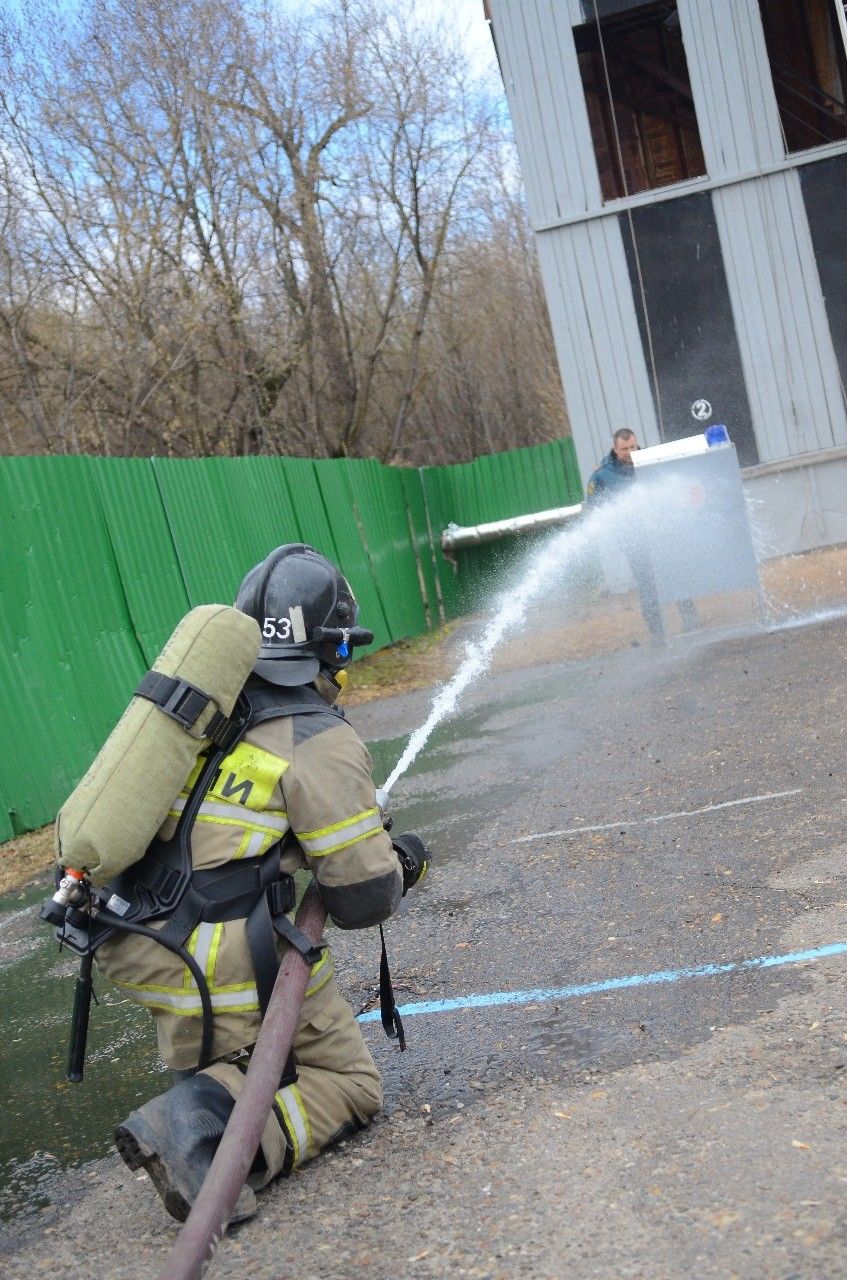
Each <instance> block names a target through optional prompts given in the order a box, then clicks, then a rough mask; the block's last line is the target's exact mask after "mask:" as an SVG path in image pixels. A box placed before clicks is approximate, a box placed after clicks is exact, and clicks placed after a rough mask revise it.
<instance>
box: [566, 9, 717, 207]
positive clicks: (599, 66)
mask: <svg viewBox="0 0 847 1280" xmlns="http://www.w3.org/2000/svg"><path fill="white" fill-rule="evenodd" d="M583 12H584V13H585V14H586V17H588V16H589V15H590V14H591V13H592V12H594V17H593V20H592V21H589V22H586V23H585V25H584V26H580V27H577V28H576V29H575V31H574V36H575V38H576V49H577V55H578V57H579V67H580V73H581V75H582V84H583V89H584V90H585V98H586V102H587V104H588V117H589V121H590V124H591V137H592V140H593V142H594V153H595V155H596V157H597V168H598V170H599V173H600V186H601V188H602V192H603V199H604V200H614V199H616V198H617V197H620V196H627V195H632V194H633V193H634V192H636V191H650V190H653V189H654V188H656V187H666V186H669V185H670V184H671V183H674V182H683V181H684V180H685V179H686V178H696V177H700V176H702V175H703V174H704V173H705V172H706V165H705V161H704V159H703V151H702V148H701V146H700V134H699V130H698V128H697V117H696V115H695V113H694V100H693V96H692V93H691V82H690V80H689V78H688V63H687V61H686V57H685V49H684V47H683V43H682V33H681V32H680V27H679V16H678V14H677V6H676V3H675V0H674V2H673V3H671V2H662V3H654V4H639V5H632V4H621V3H608V2H607V3H605V4H604V3H602V0H598V3H597V7H596V11H595V6H594V0H591V3H590V4H586V5H585V6H584V8H583Z"/></svg>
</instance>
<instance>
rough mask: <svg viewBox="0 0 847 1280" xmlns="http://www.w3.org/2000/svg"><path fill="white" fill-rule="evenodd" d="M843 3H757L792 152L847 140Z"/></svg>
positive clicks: (837, 0) (795, 0) (787, 144)
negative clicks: (841, 12)
mask: <svg viewBox="0 0 847 1280" xmlns="http://www.w3.org/2000/svg"><path fill="white" fill-rule="evenodd" d="M840 3H841V0H759V8H760V9H761V13H762V26H763V27H764V31H765V43H766V44H767V49H768V58H769V59H770V64H771V74H772V76H773V87H774V90H775V92H776V100H777V104H778V106H779V118H780V121H781V123H782V133H783V137H784V139H785V149H786V151H788V152H791V151H806V150H807V149H808V148H809V147H822V146H824V145H825V144H826V143H828V142H841V141H843V140H844V139H845V138H847V106H845V103H846V102H847V56H845V49H844V33H843V26H842V23H840V22H839V17H838V10H837V6H838V4H840ZM842 21H843V20H842Z"/></svg>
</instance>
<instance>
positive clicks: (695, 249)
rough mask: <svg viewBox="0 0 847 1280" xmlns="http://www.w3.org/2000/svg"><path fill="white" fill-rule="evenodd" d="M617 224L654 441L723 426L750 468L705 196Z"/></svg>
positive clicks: (751, 440) (728, 312)
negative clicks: (705, 409) (695, 410)
mask: <svg viewBox="0 0 847 1280" xmlns="http://www.w3.org/2000/svg"><path fill="white" fill-rule="evenodd" d="M619 222H620V226H621V231H622V232H623V240H624V246H625V249H626V255H627V261H628V264H629V274H630V279H631V281H632V292H633V295H634V297H635V304H636V308H637V310H638V319H639V323H640V326H641V337H642V342H643V344H644V355H645V359H646V360H647V367H648V369H649V368H650V367H651V360H652V362H654V363H655V369H656V378H655V384H654V387H653V394H654V398H655V399H656V409H657V413H658V416H659V418H660V421H661V424H662V439H663V440H681V439H683V438H684V437H685V436H693V435H696V434H697V432H698V431H702V430H703V428H704V427H706V426H708V424H709V422H723V423H725V424H726V426H727V428H728V430H729V435H730V439H731V440H732V442H733V444H734V445H735V447H736V450H737V452H738V460H739V462H740V463H741V465H742V466H752V465H753V464H754V463H756V462H758V460H759V455H758V451H757V449H756V440H755V437H754V435H753V423H752V420H751V417H750V405H749V402H748V399H747V389H746V387H745V384H744V374H743V372H742V368H741V356H740V354H739V351H738V341H737V339H736V336H735V323H734V320H733V316H732V307H731V305H730V301H729V291H728V289H727V284H726V273H725V271H724V265H723V255H722V253H721V246H720V241H719V239H718V230H717V226H716V224H715V214H714V209H713V207H712V197H711V195H710V194H709V193H708V192H703V193H702V194H697V195H690V196H685V197H682V198H679V199H675V200H663V201H661V202H660V203H658V204H648V205H643V206H642V207H641V208H639V209H633V210H632V211H631V214H626V213H622V214H620V215H619ZM633 236H634V239H633ZM642 289H643V298H642ZM657 393H658V394H657ZM697 400H708V402H709V403H710V405H711V406H712V415H711V417H710V418H709V419H707V420H704V421H698V420H697V419H696V418H694V417H693V416H692V413H691V407H692V405H693V404H694V402H695V401H697Z"/></svg>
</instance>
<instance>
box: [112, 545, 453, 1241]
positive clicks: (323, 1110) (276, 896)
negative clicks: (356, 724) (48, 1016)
mask: <svg viewBox="0 0 847 1280" xmlns="http://www.w3.org/2000/svg"><path fill="white" fill-rule="evenodd" d="M236 607H237V608H238V609H239V610H241V611H242V612H243V613H246V614H248V615H249V616H251V617H252V618H254V619H255V620H256V621H257V622H258V624H259V627H260V628H261V631H262V646H261V649H260V652H259V659H258V661H257V662H256V665H255V667H254V671H253V675H252V676H251V678H250V680H249V681H248V683H247V685H246V687H245V690H244V695H243V699H244V700H246V705H247V706H248V708H249V725H248V727H247V729H246V731H245V732H243V734H242V735H241V737H240V738H239V740H238V741H237V743H236V745H234V746H233V747H232V748H231V750H229V752H228V754H226V755H225V757H224V758H223V759H222V760H221V762H220V765H219V767H217V768H216V770H215V772H214V774H213V775H212V777H211V781H210V782H209V783H208V785H205V784H204V785H203V786H201V788H200V791H202V795H201V794H200V792H199V791H198V788H197V786H196V783H197V779H198V777H200V776H201V774H202V771H203V765H204V761H203V757H201V758H200V760H199V761H198V764H197V767H196V769H195V773H194V775H193V776H192V778H190V779H189V781H188V783H187V785H186V787H185V788H184V790H183V792H182V794H181V795H180V796H179V797H177V799H176V801H175V803H174V805H173V808H172V810H171V813H170V815H169V817H168V819H167V821H166V823H165V825H164V827H163V828H162V830H161V831H160V833H159V839H160V841H161V842H162V846H163V847H165V848H167V847H168V844H169V842H170V843H173V841H174V839H175V837H176V834H177V833H179V836H180V839H181V840H182V841H183V842H185V841H187V842H188V843H187V847H188V848H189V849H190V859H191V867H192V872H191V875H192V890H193V891H195V892H192V893H189V894H187V895H185V897H184V898H183V900H182V902H181V904H180V906H179V907H178V909H177V910H176V911H175V913H174V915H173V916H172V917H171V918H167V917H165V918H163V919H157V921H156V923H155V924H154V925H153V926H152V927H153V928H154V929H157V930H161V931H162V934H163V940H168V941H169V942H170V943H174V942H180V941H181V942H182V945H183V946H184V947H185V949H186V950H187V951H188V952H189V954H190V955H191V956H192V957H193V960H194V962H195V966H199V969H200V970H201V971H202V974H203V975H204V976H205V980H206V983H207V987H208V996H209V999H210V1001H211V1008H212V1013H213V1022H212V1037H211V1052H210V1053H209V1055H208V1056H209V1060H210V1061H209V1065H208V1066H205V1067H204V1068H203V1069H202V1070H198V1058H199V1057H200V1042H201V1027H202V1024H203V1018H202V1016H201V1014H202V1009H201V1000H200V992H199V988H198V985H197V983H196V981H195V980H193V978H192V975H191V972H190V970H189V969H188V968H187V967H186V965H185V964H184V963H183V962H182V961H181V960H180V958H179V956H178V955H177V954H175V952H174V951H173V950H168V949H167V948H166V947H165V946H160V945H158V944H157V942H156V941H154V940H153V939H152V938H151V937H150V936H139V935H137V934H133V933H129V934H118V935H117V936H116V937H114V938H112V939H110V940H109V941H107V942H105V943H104V944H103V945H102V946H101V947H100V948H99V951H98V953H97V961H98V964H99V965H100V967H101V968H102V969H104V970H105V971H106V973H107V974H108V976H109V977H110V978H111V979H113V980H114V981H115V982H116V983H117V984H118V985H119V986H120V987H121V988H123V990H125V991H126V992H127V994H128V995H129V996H131V997H132V998H133V999H135V1000H137V1001H138V1002H140V1003H141V1004H143V1005H144V1006H145V1007H146V1008H147V1009H149V1011H150V1013H151V1014H152V1015H153V1017H154V1019H155V1022H156V1029H157V1033H158V1042H159V1051H160V1053H161V1056H162V1058H163V1059H164V1061H165V1063H166V1064H167V1065H168V1066H169V1067H171V1068H172V1069H173V1070H174V1071H175V1072H176V1073H177V1074H178V1079H177V1083H175V1084H174V1085H173V1087H172V1088H171V1089H169V1090H168V1091H167V1092H166V1093H163V1094H161V1095H160V1096H158V1097H155V1098H153V1099H152V1100H151V1101H149V1102H146V1103H145V1104H144V1105H143V1106H141V1107H139V1108H138V1109H137V1110H136V1111H133V1112H132V1113H131V1114H130V1115H129V1116H128V1117H127V1118H126V1120H124V1122H123V1123H122V1124H121V1125H119V1126H118V1128H117V1129H116V1131H115V1142H116V1145H117V1148H118V1151H119V1153H120V1155H121V1156H122V1157H123V1159H124V1161H125V1162H126V1163H127V1164H128V1165H129V1167H130V1168H131V1169H138V1168H141V1167H143V1168H145V1169H146V1170H147V1172H148V1174H149V1175H150V1178H151V1180H152V1182H153V1184H154V1186H155V1187H156V1190H157V1191H158V1193H159V1195H160V1196H161V1197H162V1200H163V1201H164V1204H165V1208H166V1209H167V1211H168V1212H169V1213H170V1214H171V1215H172V1216H173V1217H174V1218H176V1219H177V1220H178V1221H184V1220H185V1218H186V1217H187V1215H188V1213H189V1211H190V1208H191V1205H192V1204H193V1202H194V1200H195V1198H196V1196H197V1194H198V1192H199V1190H200V1187H201V1186H202V1183H203V1180H204V1178H205V1175H206V1173H207V1171H208V1168H209V1166H210V1164H211V1161H212V1158H213V1157H214V1154H215V1151H216V1149H217V1146H218V1144H219V1142H220V1139H221V1137H222V1135H223V1132H224V1128H225V1127H226V1123H227V1121H228V1119H229V1116H230V1114H231V1112H232V1109H233V1107H234V1105H235V1099H236V1098H237V1097H238V1094H239V1092H240V1090H241V1088H242V1087H243V1082H244V1074H245V1072H246V1069H247V1065H248V1063H249V1060H250V1053H251V1049H252V1046H253V1045H254V1043H255V1041H256V1037H257V1035H258V1031H259V1027H260V1024H261V1018H262V1012H263V1009H264V1008H265V1007H266V1006H267V1001H268V999H269V996H270V991H271V990H272V987H273V981H274V977H275V974H276V971H277V968H278V964H279V959H280V957H281V955H282V954H283V952H284V950H285V947H286V946H287V945H298V946H299V947H300V949H301V950H305V945H307V944H308V940H307V939H305V938H304V937H303V936H302V935H299V936H298V935H297V931H296V929H295V927H294V926H293V925H292V923H291V911H292V908H293V880H292V879H291V877H293V875H294V873H295V872H297V871H298V870H302V869H304V868H305V869H307V870H308V871H309V872H311V874H312V876H313V877H314V879H315V881H316V882H317V885H318V888H319V890H320V894H321V897H322V899H323V902H324V905H325V906H326V908H327V911H328V913H329V916H330V918H331V919H332V920H333V921H334V923H335V924H336V925H338V926H339V927H340V928H342V929H365V928H368V927H370V926H372V925H376V924H379V923H381V922H382V921H383V920H385V919H386V918H387V917H388V916H390V915H391V913H392V912H393V911H394V910H396V908H397V906H398V904H399V902H400V899H401V896H402V895H403V894H404V893H405V892H406V890H407V889H408V888H409V887H410V886H411V885H412V884H414V883H415V882H416V881H417V880H418V879H419V878H420V876H421V875H422V874H423V872H424V871H425V869H426V864H427V859H428V853H427V850H426V848H425V846H424V845H423V842H422V841H421V840H420V839H419V838H418V837H417V836H415V835H413V834H411V833H409V834H406V835H402V836H399V837H396V838H395V840H394V842H392V839H391V837H390V836H389V834H388V831H387V830H386V825H385V824H384V815H383V814H382V812H381V810H380V808H379V805H378V803H377V799H376V795H375V791H374V784H373V780H372V777H371V763H370V758H369V756H368V752H367V750H366V748H365V746H364V744H363V743H362V741H361V739H360V738H359V737H358V735H357V734H356V733H355V732H354V730H353V729H352V728H351V726H350V725H349V724H348V723H347V721H346V719H345V718H344V714H343V712H342V711H341V710H340V709H339V708H338V707H337V706H336V705H335V702H336V698H337V697H338V694H339V691H340V689H341V687H342V686H343V683H344V682H345V680H346V672H345V671H344V668H345V667H346V666H347V664H348V663H349V662H350V658H351V647H352V644H355V643H357V642H358V643H367V642H369V641H370V640H371V639H372V638H373V637H372V635H371V633H369V632H365V631H363V630H362V629H361V628H359V627H358V626H357V622H358V605H357V603H356V599H355V597H354V595H353V592H352V590H351V589H350V586H349V584H348V583H347V581H346V579H345V578H344V577H343V576H342V574H341V573H340V572H339V571H338V569H336V567H335V566H334V565H333V564H331V563H330V561H328V560H327V559H325V557H324V556H322V555H320V554H319V553H318V552H317V551H315V550H314V548H312V547H309V546H305V545H303V544H289V545H285V546H281V547H278V548H277V549H276V550H275V551H273V552H272V553H271V554H270V555H269V556H268V557H267V558H266V559H265V560H264V561H262V563H261V564H258V565H256V566H255V567H254V568H253V569H252V570H251V571H250V572H249V573H248V574H247V576H246V577H245V579H244V581H243V582H242V584H241V587H240V588H239V592H238V597H237V600H236ZM363 637H364V639H363ZM197 800H199V804H198V803H197ZM186 824H188V826H189V830H188V831H186ZM151 865H153V864H151ZM248 873H250V875H252V876H258V880H256V881H255V882H253V881H250V883H251V885H252V888H251V890H250V891H249V892H247V890H246V886H247V884H248V881H249V875H248ZM145 875H146V879H145V884H146V885H147V886H148V889H149V885H150V884H153V881H152V878H151V876H150V874H148V873H145ZM256 884H260V886H261V888H260V892H257V891H256V887H255V886H256ZM150 891H151V892H155V885H154V887H153V889H152V890H150ZM228 895H229V897H228ZM198 902H199V903H200V904H201V905H200V906H198V905H197V903H198ZM210 902H211V904H212V906H211V907H210V906H209V903H210ZM203 903H205V904H206V905H205V906H203ZM186 904H187V905H186ZM192 904H193V905H192ZM198 916H199V918H198ZM148 934H149V930H148ZM304 944H305V945H304ZM310 959H311V960H313V961H314V962H313V964H312V968H311V976H310V980H309V985H308V988H307V990H306V998H305V1000H304V1002H303V1008H302V1011H301V1015H300V1022H299V1027H298V1030H297V1034H296V1037H295V1040H294V1046H293V1060H290V1061H289V1064H288V1066H287V1068H286V1071H285V1074H284V1077H283V1079H282V1080H281V1081H280V1086H279V1088H278V1090H277V1092H276V1095H275V1099H274V1106H273V1110H272V1113H271V1115H270V1117H269V1119H268V1121H267V1124H266V1126H265V1130H264V1133H263V1135H262V1139H261V1144H260V1149H259V1153H258V1154H257V1157H256V1160H255V1161H254V1164H253V1168H252V1170H251V1172H250V1175H249V1178H248V1181H247V1184H246V1185H245V1187H244V1188H243V1190H242V1192H241V1195H240V1197H239V1200H238V1203H237V1204H236V1207H235V1211H234V1214H233V1217H232V1219H231V1221H234V1222H238V1221H240V1220H242V1219H244V1218H248V1217H251V1216H252V1215H253V1214H254V1213H255V1212H256V1197H255V1192H256V1190H258V1189H260V1188H261V1187H263V1186H265V1185H266V1184H267V1183H268V1182H270V1181H271V1179H273V1178H275V1177H277V1176H279V1175H282V1176H286V1175H288V1174H290V1173H291V1172H292V1170H293V1169H294V1168H296V1167H297V1166H298V1165H300V1164H302V1163H303V1162H304V1161H306V1160H309V1159H311V1158H312V1157H313V1156H315V1155H317V1154H318V1152H320V1151H322V1150H323V1149H324V1148H326V1147H328V1146H330V1145H332V1144H333V1143H335V1142H337V1141H339V1140H340V1139H342V1138H344V1137H346V1136H348V1135H349V1134H352V1133H354V1132H356V1131H357V1130H360V1129H362V1128H363V1127H364V1126H365V1125H367V1124H368V1122H369V1121H370V1120H371V1119H372V1117H373V1116H374V1115H375V1114H376V1113H377V1111H379V1109H380V1107H381V1105H382V1087H381V1082H380V1077H379V1073H378V1071H377V1068H376V1066H375V1064H374V1062H373V1059H372V1057H371V1055H370V1053H369V1052H368V1049H367V1047H366V1045H365V1042H364V1039H363V1037H362V1033H361V1031H360V1029H359V1024H358V1023H357V1021H356V1019H355V1017H354V1016H353V1012H352V1010H351V1008H350V1006H349V1005H348V1004H347V1002H346V1001H345V1000H344V999H343V998H342V996H341V995H340V993H339V991H338V988H337V986H336V982H335V978H334V976H333V962H332V956H331V953H330V951H329V950H328V949H327V948H326V947H325V946H324V947H323V949H322V950H321V951H320V954H319V955H316V954H315V953H314V952H312V953H311V954H310Z"/></svg>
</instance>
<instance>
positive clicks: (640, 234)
mask: <svg viewBox="0 0 847 1280" xmlns="http://www.w3.org/2000/svg"><path fill="white" fill-rule="evenodd" d="M486 12H487V14H488V16H489V18H490V19H491V23H492V32H493V35H494V40H495V44H496V48H497V52H498V56H499V59H500V66H501V70H502V74H503V80H504V83H505V87H506V92H507V95H508V99H509V104H510V108H511V114H512V120H513V124H514V130H515V136H516V139H517V145H518V152H519V155H520V159H521V166H522V170H523V176H524V179H525V183H526V190H527V199H528V204H529V210H530V216H531V218H532V223H533V226H534V228H535V232H536V239H537V244H538V251H539V254H540V259H541V267H542V273H543V277H544V282H545V289H546V293H547V301H548V305H549V309H550V316H551V320H552V325H553V333H554V337H555V342H556V348H557V352H558V358H559V363H560V367H561V372H562V380H563V383H564V388H565V396H566V399H567V403H568V410H569V413H570V419H571V424H572V430H573V435H574V440H575V444H576V449H577V455H578V458H579V462H580V469H581V471H582V475H583V479H587V476H588V474H589V473H590V472H591V470H592V469H593V468H594V467H595V466H596V465H597V463H598V462H599V460H600V458H601V456H602V455H603V454H604V453H605V452H606V451H607V450H608V448H609V439H610V435H611V432H612V431H614V430H615V429H617V428H618V427H621V426H631V427H633V428H634V429H635V430H636V431H637V433H638V435H639V436H640V438H641V443H642V444H645V445H646V444H655V443H658V442H659V441H662V440H672V439H677V438H679V437H682V436H687V435H692V434H693V433H694V432H696V431H698V430H700V429H702V427H703V426H705V425H708V423H709V422H723V423H726V425H727V426H728V428H729V433H730V436H731V438H732V440H733V442H734V443H735V445H736V447H737V450H738V454H739V459H740V461H741V464H742V466H743V467H744V468H745V473H744V474H745V479H746V480H747V481H748V485H749V487H751V488H752V490H753V492H754V493H755V494H756V496H759V497H762V498H763V499H764V500H765V502H766V505H767V509H768V511H769V512H770V516H771V518H770V523H771V526H772V550H773V551H774V552H785V551H795V550H802V549H807V548H809V547H813V546H819V545H824V544H827V543H834V542H843V541H847V396H845V383H847V107H845V102H847V38H845V37H847V26H846V25H845V13H844V5H843V4H842V0H653V2H652V3H643V2H638V0H488V3H487V5H486ZM697 402H706V403H705V405H703V404H702V403H701V404H699V405H697ZM695 405H697V408H696V409H694V410H693V411H692V407H693V406H695Z"/></svg>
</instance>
